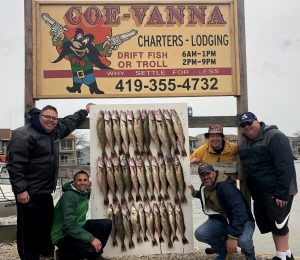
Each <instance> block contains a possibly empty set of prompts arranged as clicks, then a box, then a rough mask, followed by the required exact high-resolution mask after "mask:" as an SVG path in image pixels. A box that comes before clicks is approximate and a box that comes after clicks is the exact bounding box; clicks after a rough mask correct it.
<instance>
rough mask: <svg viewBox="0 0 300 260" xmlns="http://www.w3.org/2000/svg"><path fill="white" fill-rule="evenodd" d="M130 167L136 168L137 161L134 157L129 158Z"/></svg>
mask: <svg viewBox="0 0 300 260" xmlns="http://www.w3.org/2000/svg"><path fill="white" fill-rule="evenodd" d="M129 165H130V167H135V161H134V159H133V158H132V157H130V158H129Z"/></svg>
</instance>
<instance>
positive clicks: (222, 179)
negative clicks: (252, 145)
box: [189, 164, 256, 260]
mask: <svg viewBox="0 0 300 260" xmlns="http://www.w3.org/2000/svg"><path fill="white" fill-rule="evenodd" d="M198 173H199V177H200V179H201V182H202V184H201V186H200V190H199V191H196V190H195V189H194V186H193V185H192V184H191V185H189V188H190V189H191V193H192V196H193V197H196V198H199V199H200V201H201V205H202V210H203V212H204V213H205V214H206V215H208V220H206V221H205V222H204V223H203V224H202V225H201V226H199V227H198V228H197V229H196V231H195V237H196V239H197V240H199V241H200V242H203V243H207V244H209V245H210V246H211V247H212V248H213V249H215V250H216V251H217V252H218V256H217V257H216V259H217V260H224V259H225V258H226V256H227V254H231V253H235V252H237V247H238V246H239V247H240V248H241V249H242V252H243V253H244V254H245V256H246V259H247V260H255V259H256V258H255V251H254V246H253V239H252V236H253V232H254V227H255V224H254V219H253V216H252V214H251V211H250V208H249V206H248V205H247V203H246V201H245V199H244V197H243V195H242V193H241V192H240V191H239V190H238V188H237V187H236V186H235V185H234V183H233V181H232V180H231V178H230V177H228V176H227V175H225V174H223V173H219V172H218V171H216V170H214V168H213V166H212V165H210V164H199V168H198Z"/></svg>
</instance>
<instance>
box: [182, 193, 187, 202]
mask: <svg viewBox="0 0 300 260" xmlns="http://www.w3.org/2000/svg"><path fill="white" fill-rule="evenodd" d="M186 202H187V199H186V196H185V195H184V194H183V195H182V197H181V203H186Z"/></svg>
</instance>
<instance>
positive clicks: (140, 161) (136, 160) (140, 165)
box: [135, 156, 143, 167]
mask: <svg viewBox="0 0 300 260" xmlns="http://www.w3.org/2000/svg"><path fill="white" fill-rule="evenodd" d="M135 163H136V166H137V167H142V166H143V160H142V158H141V156H137V157H136V158H135Z"/></svg>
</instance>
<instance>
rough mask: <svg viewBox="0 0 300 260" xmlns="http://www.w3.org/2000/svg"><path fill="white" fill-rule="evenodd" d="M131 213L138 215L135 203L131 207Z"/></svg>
mask: <svg viewBox="0 0 300 260" xmlns="http://www.w3.org/2000/svg"><path fill="white" fill-rule="evenodd" d="M130 213H131V214H136V213H137V209H136V207H135V205H134V203H131V206H130Z"/></svg>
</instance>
